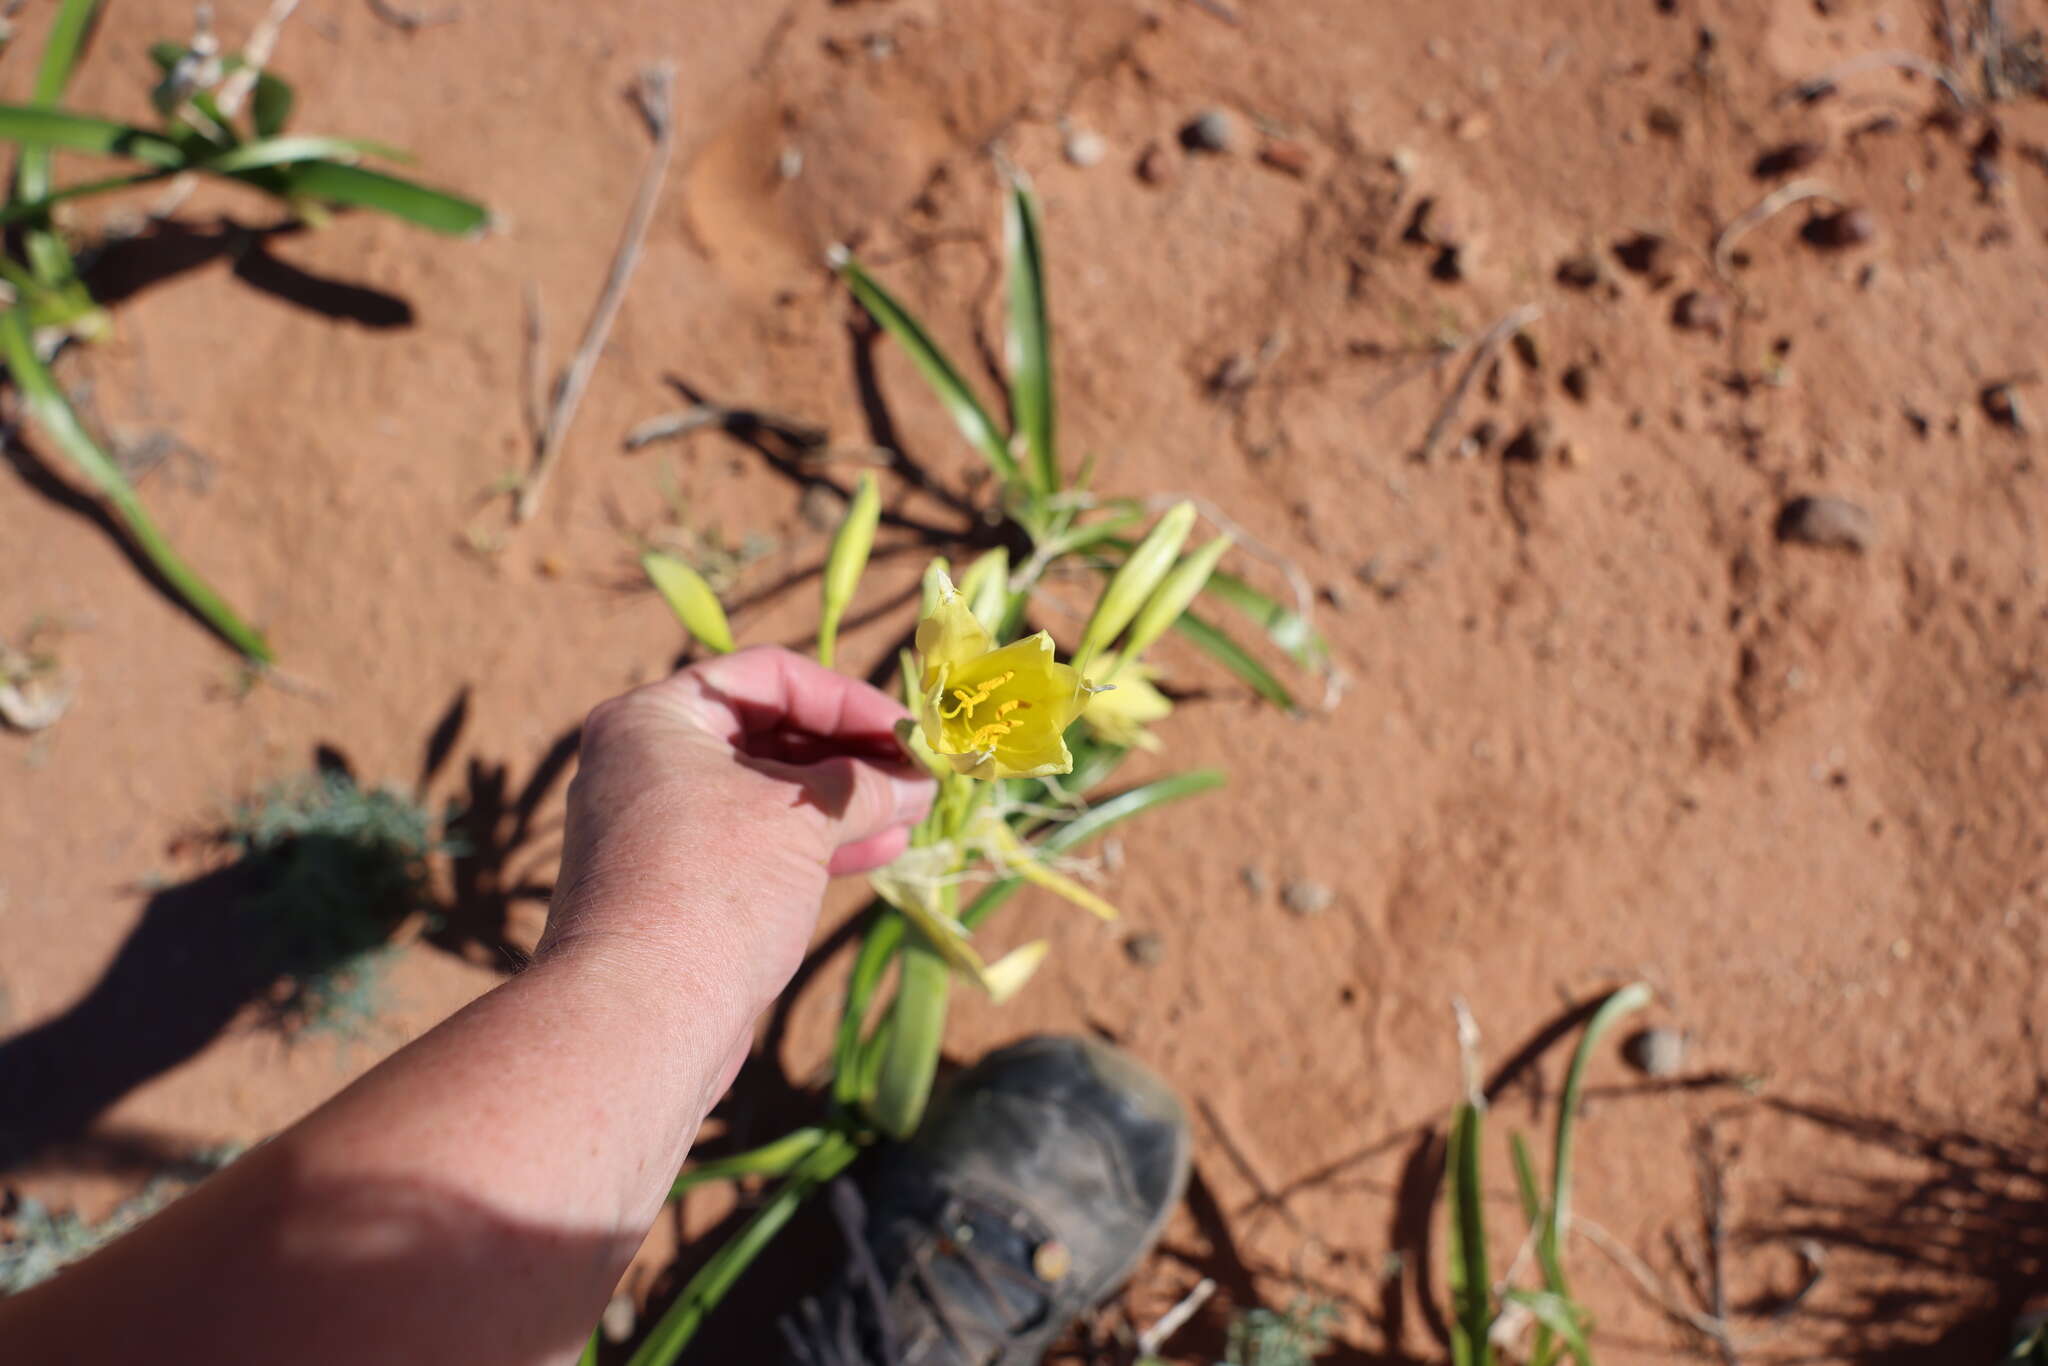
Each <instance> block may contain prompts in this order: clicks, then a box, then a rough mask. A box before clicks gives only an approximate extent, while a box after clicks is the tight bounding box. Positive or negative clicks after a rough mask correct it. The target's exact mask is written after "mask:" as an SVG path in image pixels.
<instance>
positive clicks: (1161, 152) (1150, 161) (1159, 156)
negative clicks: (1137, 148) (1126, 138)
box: [1138, 142, 1173, 186]
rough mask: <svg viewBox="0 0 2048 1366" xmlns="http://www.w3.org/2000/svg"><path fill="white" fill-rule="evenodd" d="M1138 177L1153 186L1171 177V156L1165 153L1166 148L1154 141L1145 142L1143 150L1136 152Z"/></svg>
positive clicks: (1161, 183) (1162, 183) (1164, 182)
mask: <svg viewBox="0 0 2048 1366" xmlns="http://www.w3.org/2000/svg"><path fill="white" fill-rule="evenodd" d="M1138 179H1140V180H1142V181H1144V182H1145V183H1146V184H1147V185H1155V186H1156V185H1164V184H1166V183H1167V182H1168V181H1169V180H1172V179H1173V158H1172V157H1170V156H1168V155H1167V154H1166V148H1164V147H1162V146H1161V145H1160V144H1158V143H1156V142H1152V143H1147V144H1146V146H1145V150H1144V151H1142V152H1140V153H1138Z"/></svg>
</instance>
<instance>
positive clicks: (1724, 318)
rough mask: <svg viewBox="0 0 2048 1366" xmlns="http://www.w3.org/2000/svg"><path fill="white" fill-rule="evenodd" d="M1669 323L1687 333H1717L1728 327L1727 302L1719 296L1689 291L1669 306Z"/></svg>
mask: <svg viewBox="0 0 2048 1366" xmlns="http://www.w3.org/2000/svg"><path fill="white" fill-rule="evenodd" d="M1671 322H1672V324H1673V325H1674V326H1676V327H1682V328H1684V329H1685V330H1687V331H1688V332H1719V331H1720V330H1721V329H1722V328H1724V327H1726V326H1727V325H1728V300H1727V299H1725V298H1723V297H1722V296H1721V295H1719V294H1708V293H1706V292H1704V291H1702V290H1697V289H1689V290H1687V291H1686V292H1685V293H1683V294H1681V295H1679V296H1678V302H1677V303H1675V304H1673V305H1672V306H1671Z"/></svg>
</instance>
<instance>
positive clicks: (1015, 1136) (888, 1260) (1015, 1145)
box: [782, 1038, 1189, 1366]
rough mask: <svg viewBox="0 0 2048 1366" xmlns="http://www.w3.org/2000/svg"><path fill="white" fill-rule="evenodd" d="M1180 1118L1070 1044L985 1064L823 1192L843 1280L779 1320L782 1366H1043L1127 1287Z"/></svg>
mask: <svg viewBox="0 0 2048 1366" xmlns="http://www.w3.org/2000/svg"><path fill="white" fill-rule="evenodd" d="M1188 1149H1189V1131H1188V1122H1187V1115H1186V1113H1185V1112H1184V1111H1183V1110H1182V1108H1181V1104H1180V1102H1179V1100H1178V1099H1176V1098H1175V1096H1174V1094H1173V1092H1172V1091H1170V1090H1169V1089H1167V1086H1166V1083H1165V1082H1163V1081H1161V1080H1160V1079H1159V1078H1158V1077H1156V1076H1154V1075H1153V1074H1152V1073H1151V1072H1150V1071H1148V1070H1147V1069H1146V1068H1145V1067H1143V1066H1142V1065H1141V1064H1139V1063H1138V1062H1137V1061H1136V1060H1135V1059H1133V1058H1132V1057H1130V1055H1128V1054H1126V1053H1123V1052H1121V1051H1119V1050H1117V1049H1114V1048H1111V1047H1109V1046H1108V1045H1106V1044H1101V1043H1096V1042H1094V1041H1093V1040H1089V1039H1078V1038H1036V1039H1028V1040H1026V1041H1024V1042H1023V1043H1019V1044H1015V1045H1012V1046H1011V1047H1009V1048H1005V1049H1002V1050H1000V1051H998V1052H995V1053H992V1054H990V1055H989V1056H988V1057H987V1058H985V1059H983V1060H982V1061H981V1062H980V1063H979V1064H977V1065H976V1066H974V1067H973V1068H971V1069H970V1070H968V1071H967V1072H965V1073H963V1074H961V1076H960V1077H959V1078H958V1079H957V1080H956V1081H955V1082H954V1083H953V1084H952V1085H951V1086H950V1087H948V1088H946V1089H945V1090H944V1091H942V1092H941V1093H940V1095H939V1096H938V1097H936V1098H935V1099H934V1101H933V1104H932V1108H931V1111H930V1113H929V1114H928V1115H927V1116H926V1119H925V1122H924V1125H923V1126H922V1127H921V1128H920V1129H919V1130H918V1132H917V1134H916V1135H915V1136H914V1137H912V1138H911V1139H910V1140H909V1141H908V1142H907V1143H902V1144H891V1145H889V1146H888V1147H886V1148H884V1149H882V1150H881V1151H880V1153H879V1154H878V1158H877V1161H876V1162H875V1164H874V1166H873V1168H872V1169H871V1171H870V1174H869V1177H868V1179H867V1181H866V1182H865V1183H864V1184H865V1190H862V1189H861V1188H859V1187H856V1186H855V1185H854V1184H853V1183H852V1182H850V1181H842V1182H839V1183H837V1184H835V1185H834V1186H833V1187H832V1190H831V1203H832V1206H833V1212H834V1214H835V1215H836V1216H837V1218H838V1220H839V1223H840V1226H841V1228H842V1230H843V1231H844V1232H845V1233H846V1235H847V1245H848V1254H849V1255H848V1257H847V1261H846V1265H845V1268H844V1269H843V1270H842V1272H841V1273H840V1275H839V1276H838V1277H837V1278H835V1280H834V1282H833V1283H832V1285H831V1286H830V1287H829V1288H828V1289H827V1290H826V1291H825V1292H824V1293H823V1294H822V1295H820V1296H819V1297H817V1298H815V1299H812V1300H809V1301H807V1302H806V1303H805V1304H804V1305H803V1306H802V1307H801V1309H800V1311H799V1312H798V1313H797V1314H796V1315H794V1316H792V1317H790V1318H785V1319H784V1320H783V1323H782V1329H783V1334H784V1337H785V1339H786V1340H787V1341H788V1344H789V1350H790V1355H789V1356H788V1358H787V1359H786V1360H787V1361H788V1362H789V1363H790V1366H1037V1363H1039V1362H1040V1361H1042V1360H1043V1358H1044V1356H1045V1353H1046V1352H1047V1350H1048V1349H1050V1348H1051V1346H1052V1344H1053V1342H1054V1340H1055V1339H1056V1338H1058V1337H1059V1335H1060V1334H1061V1333H1062V1332H1064V1331H1065V1330H1066V1328H1067V1326H1068V1325H1069V1324H1070V1323H1072V1322H1073V1321H1074V1320H1075V1319H1076V1318H1077V1317H1079V1316H1080V1315H1081V1314H1082V1313H1084V1312H1085V1311H1087V1310H1088V1309H1090V1308H1092V1307H1093V1306H1095V1305H1096V1304H1098V1303H1100V1302H1101V1301H1102V1300H1104V1299H1106V1298H1107V1297H1108V1296H1109V1295H1110V1294H1111V1293H1112V1292H1113V1291H1115V1290H1116V1289H1117V1287H1119V1286H1120V1285H1122V1284H1123V1282H1124V1280H1125V1278H1126V1277H1128V1276H1129V1275H1130V1273H1131V1271H1132V1269H1133V1268H1135V1267H1136V1266H1137V1264H1138V1262H1139V1260H1140V1259H1141V1258H1143V1257H1144V1255H1145V1254H1146V1253H1147V1252H1149V1251H1150V1250H1151V1249H1152V1245H1153V1244H1154V1243H1155V1242H1156V1241H1158V1238H1159V1232H1160V1229H1161V1228H1162V1227H1163V1226H1164V1225H1165V1223H1166V1217H1167V1215H1168V1214H1169V1213H1171V1212H1172V1210H1173V1208H1174V1206H1175V1205H1177V1204H1179V1203H1180V1199H1181V1195H1182V1193H1183V1192H1184V1191H1185V1190H1186V1188H1187V1179H1188Z"/></svg>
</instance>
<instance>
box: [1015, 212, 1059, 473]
mask: <svg viewBox="0 0 2048 1366" xmlns="http://www.w3.org/2000/svg"><path fill="white" fill-rule="evenodd" d="M1003 250H1004V254H1005V256H1006V257H1007V258H1008V261H1009V267H1010V269H1009V275H1010V325H1009V334H1008V338H1007V344H1006V347H1005V350H1006V353H1007V354H1006V357H1005V358H1006V359H1007V360H1008V362H1009V367H1010V415H1011V420H1012V421H1014V422H1015V423H1016V424H1017V430H1018V432H1019V433H1021V434H1022V435H1023V437H1024V449H1025V451H1026V452H1027V453H1028V454H1029V456H1030V460H1031V467H1030V471H1029V478H1030V482H1031V487H1032V489H1033V491H1035V492H1037V493H1039V494H1049V493H1057V492H1059V488H1060V465H1059V453H1058V451H1057V450H1056V449H1055V447H1054V445H1053V440H1054V435H1055V426H1054V419H1055V417H1056V414H1055V411H1054V406H1053V384H1052V324H1051V321H1050V319H1049V318H1048V316H1047V313H1046V303H1045V258H1044V252H1043V245H1042V239H1041V235H1040V232H1039V223H1038V201H1037V199H1036V197H1034V196H1033V195H1032V193H1031V190H1030V189H1029V187H1027V186H1026V185H1025V184H1024V182H1023V181H1022V180H1021V179H1018V180H1014V181H1012V182H1011V184H1010V193H1009V194H1008V195H1007V196H1006V197H1005V198H1004V200H1003Z"/></svg>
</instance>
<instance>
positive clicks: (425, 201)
mask: <svg viewBox="0 0 2048 1366" xmlns="http://www.w3.org/2000/svg"><path fill="white" fill-rule="evenodd" d="M285 176H286V180H287V184H288V186H289V192H290V193H291V194H295V195H304V196H306V197H307V198H310V199H319V200H324V201H325V202H327V203H329V204H346V205H349V206H351V207H354V208H359V209H375V210H377V211H378V212H380V213H388V214H390V215H391V216H392V217H393V218H402V219H404V220H405V221H406V222H408V223H417V224H418V225H419V226H421V227H423V228H429V229H431V230H433V231H434V232H440V233H446V234H448V235H449V236H451V237H468V236H471V235H473V234H476V233H480V232H482V231H483V230H484V229H485V228H487V227H489V226H490V222H491V215H490V211H489V210H488V209H486V208H484V206H483V205H481V204H478V203H476V202H475V201H473V200H468V199H464V198H462V197H461V196H460V195H454V194H450V193H448V192H447V191H446V190H436V189H432V188H430V187H428V186H425V185H421V184H417V183H416V182H414V181H410V180H402V179H400V178H399V177H397V176H394V175H386V174H384V173H383V172H382V171H366V170H364V169H363V168H362V167H360V166H343V165H340V164H338V163H336V162H332V161H309V162H304V163H302V164H300V165H297V166H293V167H291V168H290V169H289V170H287V171H286V172H285Z"/></svg>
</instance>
